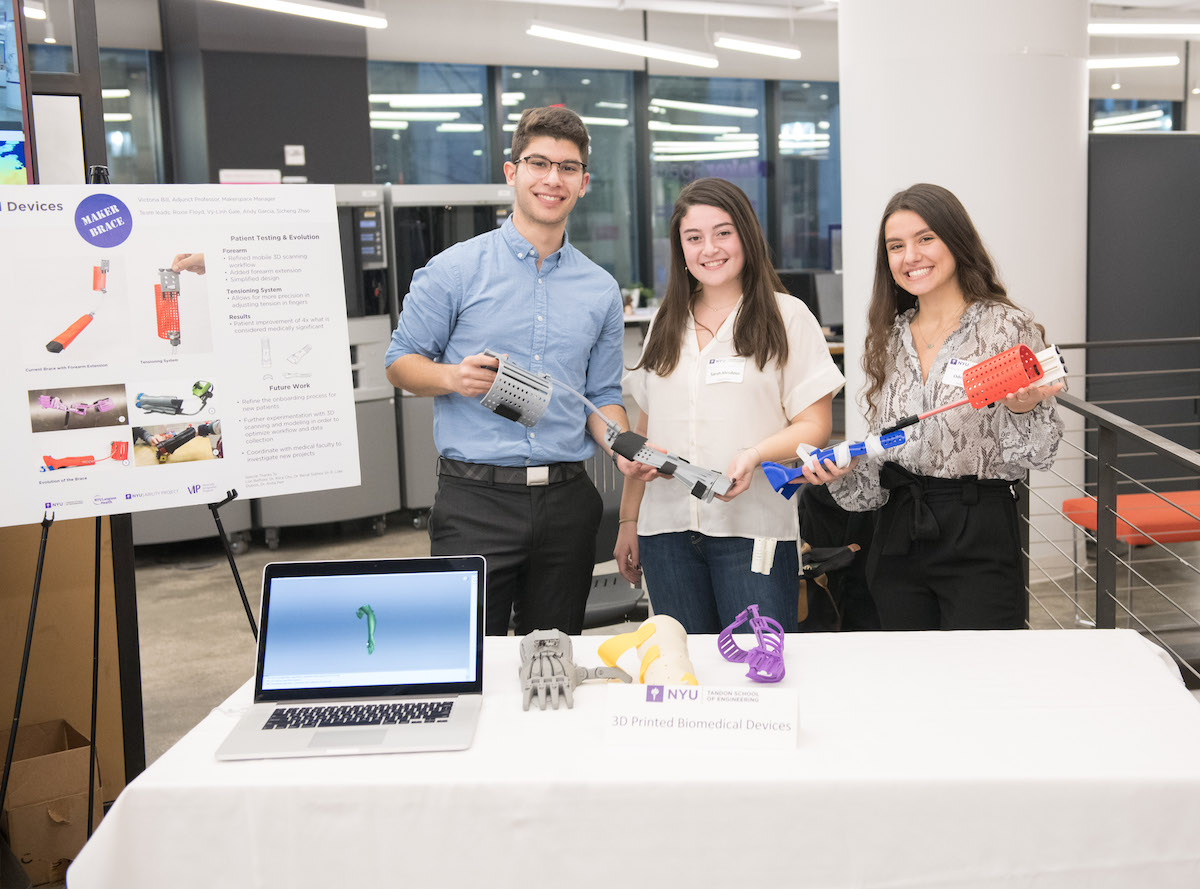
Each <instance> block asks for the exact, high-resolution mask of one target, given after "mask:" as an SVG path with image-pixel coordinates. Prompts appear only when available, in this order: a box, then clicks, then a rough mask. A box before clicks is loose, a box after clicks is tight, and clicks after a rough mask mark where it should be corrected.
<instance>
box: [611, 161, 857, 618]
mask: <svg viewBox="0 0 1200 889" xmlns="http://www.w3.org/2000/svg"><path fill="white" fill-rule="evenodd" d="M669 240H670V246H671V267H670V276H669V278H668V281H667V291H666V295H665V296H664V298H663V301H662V304H661V305H660V307H659V309H658V312H657V314H656V315H655V318H654V323H653V324H652V326H651V329H650V333H649V335H648V337H647V339H646V345H645V347H644V349H643V351H642V356H641V360H640V361H639V362H638V364H637V366H636V367H635V368H634V369H633V371H632V372H631V373H630V374H629V375H628V376H626V378H625V386H626V388H627V389H628V390H629V391H630V392H631V393H632V395H633V398H634V400H635V401H636V402H637V404H638V407H639V408H640V409H641V417H640V419H639V420H638V422H637V423H636V427H635V428H636V431H637V432H639V433H641V434H642V435H645V436H647V438H648V439H649V441H650V442H651V443H652V444H653V445H654V446H657V447H659V448H662V449H664V450H666V451H668V452H670V453H672V454H676V455H678V456H680V457H683V458H684V459H686V460H688V461H690V462H692V463H695V464H697V465H699V466H706V467H710V468H713V469H717V468H724V469H725V474H726V475H728V476H729V477H730V478H731V479H732V480H733V485H732V487H731V488H730V489H729V492H728V494H726V495H724V496H723V497H721V498H720V499H719V500H717V501H713V502H711V503H704V502H702V501H701V500H698V499H697V498H695V497H692V496H691V495H690V494H689V492H688V490H687V489H686V488H685V487H684V486H682V485H678V484H672V483H669V482H667V481H658V482H651V483H645V482H637V481H633V480H630V479H626V480H625V487H624V491H623V492H622V495H621V511H620V515H619V521H620V525H619V531H618V535H617V545H616V548H615V550H614V552H613V555H614V557H615V558H616V560H617V567H618V569H619V570H620V572H621V574H622V576H624V577H625V579H626V580H628V581H630V582H631V583H634V584H636V583H638V582H639V581H640V580H641V578H642V575H643V572H644V574H645V579H646V586H647V591H648V593H649V595H650V601H651V604H652V606H653V608H654V611H655V613H657V614H669V615H671V616H672V617H674V618H676V619H678V620H679V621H680V623H682V624H683V626H684V627H685V629H686V630H687V631H688V632H689V633H718V632H720V631H721V630H722V629H723V628H724V627H725V626H727V625H728V624H729V623H731V622H732V621H733V619H734V618H736V617H737V615H738V614H739V613H740V612H741V611H742V610H743V609H745V607H746V606H747V605H750V604H757V605H758V606H759V613H760V614H763V615H767V616H769V617H772V618H774V619H775V620H777V621H779V622H780V624H781V625H782V626H783V627H784V629H785V630H791V629H794V628H795V627H796V623H797V619H796V616H797V593H798V587H799V572H800V559H799V552H798V546H799V539H798V538H799V528H798V522H797V516H796V507H795V504H794V503H793V502H792V501H789V500H786V499H784V498H783V497H781V496H779V495H778V494H776V493H775V492H774V491H773V490H772V489H771V486H770V484H769V483H768V482H767V480H766V478H765V477H764V476H763V474H762V473H761V472H758V471H757V470H758V467H759V464H760V463H762V462H764V461H768V460H769V461H786V460H794V459H795V458H796V448H797V446H798V445H800V444H801V443H805V444H808V445H811V446H815V447H823V446H824V445H825V444H826V443H827V441H828V439H829V434H830V432H831V430H832V426H833V419H832V403H833V396H834V395H835V394H836V393H837V391H838V390H839V389H841V387H842V385H843V384H844V382H845V380H844V379H843V377H842V375H841V373H840V372H839V371H838V369H837V366H836V365H835V364H834V363H833V359H832V358H830V356H829V349H828V347H827V346H826V345H825V338H824V336H823V334H822V333H821V328H820V326H819V325H818V324H817V321H816V319H815V318H814V317H813V315H812V313H811V312H810V311H809V310H808V308H807V307H806V306H805V305H804V303H803V302H801V301H800V300H798V299H796V298H794V297H792V296H790V295H788V294H787V293H786V292H785V291H784V287H783V285H782V283H781V282H780V280H779V276H778V275H777V274H776V273H775V270H774V269H773V268H772V267H771V263H770V260H769V258H768V252H767V246H766V241H765V239H764V238H763V234H762V229H761V228H760V227H759V224H758V220H757V218H756V217H755V215H754V210H753V209H752V207H751V206H750V201H749V199H747V197H746V195H745V194H744V193H743V192H742V190H741V189H739V188H738V187H737V186H736V185H733V184H732V183H730V182H727V181H725V180H723V179H699V180H697V181H695V182H692V183H690V184H689V185H687V186H685V187H684V188H683V190H682V191H681V192H680V194H679V198H678V200H677V201H676V202H675V209H674V213H673V215H672V216H671V223H670V235H669Z"/></svg>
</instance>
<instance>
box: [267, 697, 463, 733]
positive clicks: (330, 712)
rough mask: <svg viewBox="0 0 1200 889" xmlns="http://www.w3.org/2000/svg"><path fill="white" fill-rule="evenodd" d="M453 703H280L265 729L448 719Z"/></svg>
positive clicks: (386, 723)
mask: <svg viewBox="0 0 1200 889" xmlns="http://www.w3.org/2000/svg"><path fill="white" fill-rule="evenodd" d="M453 706H454V702H453V701H408V702H405V703H395V704H330V705H327V706H322V707H279V708H278V709H276V710H275V712H273V713H272V714H271V717H270V719H268V720H267V724H266V725H264V726H263V729H264V730H265V729H278V728H325V727H328V726H342V725H402V724H404V723H425V722H447V721H449V719H450V709H451V708H452V707H453Z"/></svg>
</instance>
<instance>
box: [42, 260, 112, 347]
mask: <svg viewBox="0 0 1200 889" xmlns="http://www.w3.org/2000/svg"><path fill="white" fill-rule="evenodd" d="M92 290H93V291H95V292H97V293H102V294H103V293H108V260H107V259H102V260H100V265H97V266H92ZM95 317H96V312H95V310H93V311H91V312H88V313H87V314H86V315H80V316H79V317H78V318H76V319H75V321H74V323H72V324H71V326H70V327H68V328H67V329H66V330H64V331H63V332H62V333H60V334H59V335H58V336H56V337H55V338H54V339H52V340H50V342H48V343H46V351H47V352H55V353H58V352H61V351H62V350H63V349H65V348H66V347H67V346H69V345H71V343H72V342H74V341H75V337H77V336H79V334H80V333H82V332H83V329H84V328H85V327H87V326H88V325H89V324H91V323H92V319H93V318H95Z"/></svg>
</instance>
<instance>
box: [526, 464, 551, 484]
mask: <svg viewBox="0 0 1200 889" xmlns="http://www.w3.org/2000/svg"><path fill="white" fill-rule="evenodd" d="M548 484H550V467H549V466H526V467H525V485H526V487H535V486H541V485H548Z"/></svg>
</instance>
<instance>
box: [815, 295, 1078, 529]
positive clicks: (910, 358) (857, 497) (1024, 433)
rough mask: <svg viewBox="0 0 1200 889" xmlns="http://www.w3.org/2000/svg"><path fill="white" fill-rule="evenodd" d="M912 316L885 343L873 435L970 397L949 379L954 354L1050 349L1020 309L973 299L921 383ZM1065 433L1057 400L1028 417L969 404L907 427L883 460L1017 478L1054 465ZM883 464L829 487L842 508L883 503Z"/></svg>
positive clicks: (900, 320) (968, 357)
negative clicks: (884, 365) (1022, 346)
mask: <svg viewBox="0 0 1200 889" xmlns="http://www.w3.org/2000/svg"><path fill="white" fill-rule="evenodd" d="M915 313H916V310H915V309H910V310H908V311H907V312H905V313H904V314H903V315H899V316H897V317H896V320H895V322H894V323H893V325H892V331H891V334H890V335H889V337H888V343H887V360H888V362H889V364H890V365H891V366H890V369H889V370H888V374H887V378H886V380H885V382H884V385H883V389H882V390H881V391H880V393H879V396H878V397H879V402H878V404H877V405H876V407H877V412H876V414H875V419H874V421H873V422H872V424H871V432H872V433H873V434H877V433H878V432H879V430H880V429H884V428H887V427H888V426H890V425H892V424H893V423H895V422H896V421H897V420H899V419H901V418H903V417H906V416H908V415H910V414H920V413H924V412H925V411H929V410H932V409H934V408H936V407H941V406H943V405H947V404H952V403H954V402H955V401H959V400H961V399H962V398H963V397H965V394H966V393H965V392H964V390H963V387H962V378H961V374H960V375H959V377H958V379H957V381H956V382H952V381H949V380H948V379H947V369H948V367H949V364H950V359H951V358H958V359H962V360H964V361H966V362H967V364H968V365H970V364H975V363H977V362H979V361H982V360H984V359H985V358H990V357H992V356H993V355H998V354H999V353H1001V352H1003V351H1004V350H1005V349H1008V348H1011V347H1012V346H1015V345H1017V344H1019V343H1024V344H1025V345H1027V346H1029V347H1030V348H1031V349H1033V350H1034V351H1035V352H1039V351H1041V350H1042V349H1044V348H1045V347H1046V344H1045V342H1043V340H1042V337H1041V336H1040V335H1039V334H1038V331H1037V328H1036V327H1035V326H1034V324H1033V319H1032V318H1031V317H1030V316H1029V315H1028V314H1027V313H1026V312H1024V311H1023V310H1021V309H1017V308H1013V307H1010V306H1006V305H1002V304H999V303H985V302H976V303H972V304H971V305H969V306H968V307H967V310H966V311H965V312H964V313H963V317H962V321H961V322H960V324H959V327H958V329H957V330H955V331H954V332H953V333H951V334H950V336H949V337H947V338H946V341H945V343H943V344H942V347H941V349H940V350H939V352H938V356H937V358H936V359H935V360H934V362H933V365H932V366H931V367H930V369H929V378H928V380H926V382H924V383H922V382H921V363H920V360H919V359H918V357H917V350H916V347H915V345H914V343H913V338H912V334H911V332H910V330H909V322H910V321H911V320H912V317H913V315H914V314H915ZM1062 430H1063V422H1062V420H1061V419H1060V418H1059V416H1058V410H1057V408H1056V407H1055V404H1054V401H1053V400H1050V401H1043V402H1042V403H1040V404H1039V405H1038V406H1037V407H1035V408H1034V409H1033V410H1031V411H1029V412H1028V413H1025V414H1015V413H1013V412H1012V411H1010V410H1009V409H1008V408H1007V407H1005V406H1004V405H1003V404H997V405H993V406H992V407H990V408H989V407H984V408H981V409H979V410H975V409H974V408H972V407H970V406H969V405H964V406H963V407H958V408H954V409H953V410H949V411H946V412H945V413H941V414H937V415H936V416H933V417H930V418H929V419H927V420H922V421H921V422H919V423H917V424H916V425H915V426H909V427H908V428H907V429H906V430H905V431H906V432H907V434H908V438H907V441H906V442H905V443H904V444H903V445H901V446H899V447H897V448H894V449H892V450H889V451H887V452H886V456H885V459H887V460H892V461H894V462H896V463H899V464H900V465H901V466H903V467H904V468H906V469H908V470H909V471H910V472H915V473H918V474H920V475H931V476H937V477H939V478H960V477H962V476H968V475H973V476H976V477H977V478H991V479H1007V480H1010V481H1016V480H1017V479H1020V478H1022V477H1023V476H1024V474H1025V471H1026V470H1027V469H1047V468H1049V467H1050V465H1051V464H1052V463H1053V462H1054V455H1055V452H1056V451H1057V450H1058V442H1059V439H1060V438H1061V437H1062ZM879 467H880V462H879V461H862V460H860V461H859V463H858V465H857V466H856V467H855V469H854V470H853V471H852V472H850V473H849V474H847V475H845V476H843V477H842V478H841V479H839V480H838V481H836V482H833V483H831V484H830V486H829V491H830V493H831V494H833V496H834V499H836V500H837V502H838V503H839V504H840V505H841V506H842V508H843V509H848V510H851V511H854V512H863V511H865V510H869V509H876V508H877V507H879V506H882V505H883V504H884V503H885V502H887V498H888V492H887V491H886V490H885V489H883V488H882V487H880V484H879Z"/></svg>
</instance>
